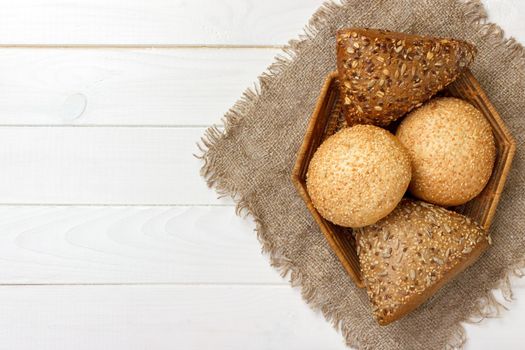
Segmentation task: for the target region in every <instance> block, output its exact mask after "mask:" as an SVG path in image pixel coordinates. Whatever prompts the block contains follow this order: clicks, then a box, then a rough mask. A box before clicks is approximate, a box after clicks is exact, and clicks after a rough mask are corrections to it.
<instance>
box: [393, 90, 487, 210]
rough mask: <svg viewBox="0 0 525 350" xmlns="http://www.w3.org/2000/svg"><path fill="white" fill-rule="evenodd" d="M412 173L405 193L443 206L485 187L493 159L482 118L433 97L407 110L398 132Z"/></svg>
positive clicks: (455, 102)
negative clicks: (407, 153)
mask: <svg viewBox="0 0 525 350" xmlns="http://www.w3.org/2000/svg"><path fill="white" fill-rule="evenodd" d="M396 134H397V137H398V138H399V141H401V143H402V144H403V145H404V146H405V147H406V148H407V150H408V152H409V153H410V158H411V160H412V170H413V172H414V174H413V176H412V181H411V183H410V187H409V189H410V192H411V193H412V194H413V195H414V196H416V197H418V198H420V199H423V200H425V201H427V202H431V203H434V204H438V205H442V206H454V205H461V204H464V203H466V202H468V201H469V200H471V199H472V198H474V197H476V196H477V195H478V194H479V193H480V192H481V191H482V190H483V188H485V185H486V184H487V182H488V180H489V178H490V176H491V175H492V168H493V166H494V160H495V158H496V146H495V142H494V136H493V135H492V128H491V126H490V124H489V122H488V121H487V120H486V119H485V117H484V116H483V114H482V113H481V112H480V111H479V110H478V109H476V108H475V107H474V106H472V105H471V104H469V103H468V102H466V101H463V100H460V99H457V98H451V97H447V98H435V99H433V100H431V101H429V102H428V103H426V104H425V105H423V107H421V108H418V109H416V110H414V111H413V112H411V113H410V114H409V115H408V116H407V117H406V118H405V119H403V121H402V122H401V125H400V126H399V128H398V130H397V133H396Z"/></svg>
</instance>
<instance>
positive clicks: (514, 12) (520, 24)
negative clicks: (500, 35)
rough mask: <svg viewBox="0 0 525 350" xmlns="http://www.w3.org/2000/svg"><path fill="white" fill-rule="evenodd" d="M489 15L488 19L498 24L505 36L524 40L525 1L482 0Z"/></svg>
mask: <svg viewBox="0 0 525 350" xmlns="http://www.w3.org/2000/svg"><path fill="white" fill-rule="evenodd" d="M483 5H484V6H485V9H486V10H487V14H488V15H489V21H490V22H493V23H496V24H498V25H499V26H500V27H501V28H502V29H503V30H504V31H505V36H506V37H515V38H516V39H517V40H518V41H520V42H522V43H523V42H525V21H523V15H524V14H525V1H520V0H483Z"/></svg>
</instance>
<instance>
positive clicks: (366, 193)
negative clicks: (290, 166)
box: [306, 125, 411, 227]
mask: <svg viewBox="0 0 525 350" xmlns="http://www.w3.org/2000/svg"><path fill="white" fill-rule="evenodd" d="M410 176H411V166H410V160H409V157H408V154H407V153H406V151H405V149H404V148H403V146H401V144H400V143H399V141H398V140H397V139H396V138H395V136H394V135H392V134H391V133H389V132H388V131H386V130H384V129H381V128H378V127H375V126H372V125H356V126H354V127H352V128H346V129H343V130H341V131H339V132H338V133H337V134H335V135H333V136H331V137H329V138H328V139H327V140H325V141H324V142H323V144H322V145H321V146H320V147H319V149H318V150H317V151H316V152H315V154H314V156H313V157H312V160H311V161H310V165H309V167H308V172H307V175H306V187H307V191H308V194H309V195H310V198H311V200H312V203H313V205H314V206H315V208H316V209H317V211H318V212H319V214H321V215H322V216H323V217H324V218H325V219H327V220H329V221H331V222H333V223H335V224H337V225H340V226H345V227H361V226H366V225H370V224H373V223H374V222H376V221H378V220H379V219H381V218H383V217H385V216H386V215H388V214H389V213H390V212H391V211H392V210H393V209H394V208H395V207H396V205H397V204H398V203H399V201H400V200H401V198H402V197H403V194H404V193H405V191H406V189H407V187H408V184H409V182H410Z"/></svg>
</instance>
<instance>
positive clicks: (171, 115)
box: [0, 14, 279, 126]
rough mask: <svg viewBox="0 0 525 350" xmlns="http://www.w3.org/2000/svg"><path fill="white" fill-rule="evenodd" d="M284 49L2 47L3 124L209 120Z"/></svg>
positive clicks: (207, 122) (198, 122)
mask: <svg viewBox="0 0 525 350" xmlns="http://www.w3.org/2000/svg"><path fill="white" fill-rule="evenodd" d="M0 17H1V14H0ZM0 22H1V20H0ZM0 26H1V24H0ZM278 51H279V50H278V49H219V50H217V49H176V50H174V49H131V50H123V49H119V50H115V49H104V50H94V49H74V50H64V49H0V76H1V77H2V79H0V125H2V124H17V125H20V124H24V125H193V126H195V125H201V126H202V125H203V126H207V125H210V124H213V123H216V122H218V121H219V119H220V117H221V116H222V115H223V114H224V113H225V112H226V111H227V110H228V109H229V108H230V107H231V106H232V105H233V103H234V102H235V101H236V100H237V99H238V98H239V96H240V95H241V93H242V92H243V91H244V89H246V88H247V87H250V86H253V83H254V82H255V80H256V77H257V76H258V75H259V74H261V73H262V72H263V71H265V69H266V67H267V66H268V65H270V64H271V63H272V61H273V57H274V56H275V54H276V53H277V52H278Z"/></svg>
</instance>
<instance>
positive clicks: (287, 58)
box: [197, 0, 525, 349]
mask: <svg viewBox="0 0 525 350" xmlns="http://www.w3.org/2000/svg"><path fill="white" fill-rule="evenodd" d="M350 1H351V0H343V1H342V2H341V3H334V2H326V3H325V4H323V5H322V6H321V8H320V9H319V10H318V11H317V12H316V13H315V14H314V15H313V16H312V18H311V19H310V21H309V23H308V25H307V26H306V27H305V29H304V33H303V34H302V35H300V36H299V38H298V39H297V40H291V41H290V42H289V43H288V45H287V46H285V47H284V48H283V50H282V53H281V54H280V55H278V56H277V57H276V58H275V62H274V63H273V64H272V65H271V66H270V67H268V69H267V71H266V72H264V73H262V75H261V76H260V77H259V78H258V84H256V85H255V86H254V87H253V88H249V89H247V90H246V91H245V92H244V93H243V95H242V97H241V99H240V100H239V101H238V102H237V103H236V104H235V105H234V106H233V107H232V108H231V109H230V110H229V111H228V112H227V113H226V114H225V116H224V117H223V119H222V125H220V126H218V125H215V126H212V127H210V128H209V129H207V130H206V133H205V135H204V136H203V137H202V139H201V142H200V143H199V144H198V147H199V150H200V152H201V154H200V155H198V156H197V157H198V158H200V159H202V161H203V166H202V169H201V175H202V176H203V177H204V178H205V180H206V182H207V184H208V186H210V187H213V188H215V190H216V191H217V192H218V193H219V195H220V196H231V197H232V198H233V199H234V200H235V202H236V212H237V214H239V215H242V214H244V215H251V216H252V217H253V219H254V221H255V223H256V229H255V231H256V234H257V238H258V240H259V241H260V243H261V245H262V250H263V253H267V254H268V255H269V259H270V262H271V265H272V266H274V267H275V268H276V269H277V270H278V271H279V272H280V274H281V276H282V277H283V278H289V280H290V283H291V285H292V286H293V287H298V288H300V290H301V294H302V296H303V298H304V299H305V301H306V302H307V303H308V304H309V305H310V306H311V307H312V308H313V309H316V310H320V311H321V312H322V314H323V315H324V317H325V318H326V320H328V321H329V322H331V323H332V325H333V326H334V327H335V328H336V329H337V330H339V331H340V332H341V333H342V335H343V337H344V338H345V341H346V344H347V345H348V346H351V347H355V348H359V349H371V347H369V346H368V345H367V344H364V343H362V341H361V339H360V336H359V335H358V334H355V332H353V330H352V329H351V325H349V324H347V323H346V322H344V320H343V313H344V310H341V309H339V308H338V306H337V305H334V304H333V303H331V304H329V303H327V302H326V300H325V299H324V297H323V295H320V293H318V292H317V290H316V288H315V287H314V286H313V285H312V284H311V283H308V282H307V280H306V279H305V278H304V276H303V274H302V273H301V271H300V269H299V268H297V267H296V266H295V264H294V262H293V261H292V260H291V259H289V258H288V257H286V255H285V253H284V252H283V251H282V249H280V248H279V247H277V246H274V245H273V244H272V243H271V242H270V241H269V240H267V239H266V237H267V236H266V228H265V223H264V222H263V220H261V219H260V218H259V216H258V213H257V211H256V209H255V208H253V207H252V205H251V203H252V201H251V199H250V198H249V197H247V196H241V195H240V193H239V191H238V189H237V188H236V185H235V183H233V182H231V181H228V179H227V178H224V177H223V176H222V175H223V174H221V173H220V172H218V171H217V169H216V167H215V166H214V165H215V163H216V159H215V158H214V156H213V155H211V154H210V152H209V151H210V150H213V148H214V147H215V145H216V144H217V143H218V142H219V141H220V140H222V139H226V138H228V137H229V135H230V133H232V132H235V130H236V129H237V127H239V126H240V125H242V123H243V119H244V116H245V115H247V114H248V113H250V112H251V111H252V110H253V108H255V101H256V100H257V98H258V97H259V96H260V94H261V89H264V88H265V87H267V86H269V85H270V83H271V81H272V80H273V79H274V77H276V76H278V75H280V74H281V73H282V72H283V70H284V69H285V68H286V67H287V66H288V65H289V64H290V63H291V62H292V61H293V60H294V58H295V57H296V56H297V55H298V54H299V53H300V52H301V50H302V46H303V42H304V41H305V40H310V39H312V38H313V37H315V36H316V34H317V32H318V30H320V28H322V26H323V25H324V24H325V23H326V22H327V21H328V20H329V18H330V17H331V16H332V15H333V14H334V13H335V12H337V11H339V10H340V8H341V7H343V6H345V5H346V4H347V3H349V2H350ZM458 2H459V6H463V7H464V12H465V14H466V15H467V18H468V20H469V21H470V23H471V24H472V25H473V26H475V27H476V28H477V30H479V32H480V33H482V35H483V37H484V39H486V40H487V41H489V42H490V43H491V44H492V45H494V47H499V48H501V50H502V51H504V52H506V55H507V57H508V59H509V60H511V61H512V62H513V63H515V64H516V65H517V66H519V67H521V68H522V69H525V48H524V47H523V46H522V45H521V44H520V43H518V42H517V41H516V40H515V39H514V38H505V37H504V33H503V30H502V29H501V28H500V27H499V26H498V25H496V24H494V23H489V22H487V14H486V12H485V9H484V7H483V5H482V3H481V1H480V0H470V1H459V0H458ZM523 269H525V256H524V257H523V258H522V259H521V260H520V261H519V262H517V263H516V264H515V265H513V266H510V267H509V268H508V269H507V270H506V271H504V272H503V273H502V275H501V276H500V279H499V281H498V282H497V283H495V284H494V285H493V286H492V287H493V290H492V291H487V292H486V294H485V295H484V296H483V297H482V298H479V299H478V300H477V306H476V308H475V311H474V312H473V313H471V314H470V315H469V316H468V317H465V318H464V320H463V322H467V323H478V322H481V321H482V320H483V319H485V318H491V317H497V316H499V315H500V313H501V311H502V310H504V309H506V308H505V306H504V305H503V304H501V303H500V302H498V301H497V300H496V298H495V297H494V291H495V290H498V289H499V291H500V292H501V293H502V295H503V297H504V298H505V300H506V301H511V300H512V299H513V295H512V288H511V281H510V278H511V277H513V276H516V277H522V276H523V275H524V273H523ZM465 342H466V334H465V329H464V327H463V326H462V324H461V322H458V323H457V324H456V325H455V328H454V331H453V334H452V336H451V338H450V340H449V341H448V344H447V345H446V349H461V348H462V347H463V345H464V344H465Z"/></svg>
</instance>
